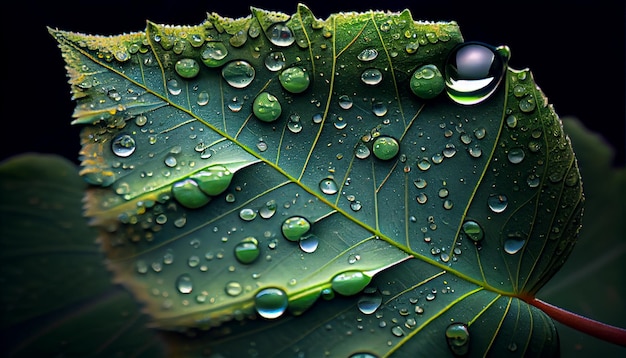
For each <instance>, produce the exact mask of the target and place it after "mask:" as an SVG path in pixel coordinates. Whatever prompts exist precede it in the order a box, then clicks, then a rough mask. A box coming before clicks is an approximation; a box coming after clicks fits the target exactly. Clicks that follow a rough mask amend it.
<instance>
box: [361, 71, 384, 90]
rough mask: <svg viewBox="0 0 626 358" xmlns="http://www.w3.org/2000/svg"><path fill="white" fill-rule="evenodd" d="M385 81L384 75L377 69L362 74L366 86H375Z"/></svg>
mask: <svg viewBox="0 0 626 358" xmlns="http://www.w3.org/2000/svg"><path fill="white" fill-rule="evenodd" d="M382 80H383V73H382V72H380V70H379V69H377V68H369V69H367V70H365V71H363V73H361V81H363V83H365V84H366V85H370V86H374V85H377V84H379V83H380V82H381V81H382Z"/></svg>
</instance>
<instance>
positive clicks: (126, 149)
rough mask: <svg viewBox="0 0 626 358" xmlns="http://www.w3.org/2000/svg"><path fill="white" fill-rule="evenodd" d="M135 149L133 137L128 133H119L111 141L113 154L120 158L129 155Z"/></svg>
mask: <svg viewBox="0 0 626 358" xmlns="http://www.w3.org/2000/svg"><path fill="white" fill-rule="evenodd" d="M136 149H137V146H136V145H135V139H134V138H133V137H132V136H131V135H130V134H119V135H118V136H117V137H115V139H113V142H112V143H111V150H112V151H113V154H115V155H117V156H118V157H122V158H126V157H128V156H130V155H131V154H133V153H134V152H135V150H136Z"/></svg>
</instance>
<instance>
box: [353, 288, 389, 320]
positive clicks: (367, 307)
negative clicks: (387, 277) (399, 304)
mask: <svg viewBox="0 0 626 358" xmlns="http://www.w3.org/2000/svg"><path fill="white" fill-rule="evenodd" d="M382 302H383V296H382V295H381V293H380V291H378V290H377V289H375V288H372V289H368V288H366V289H365V290H363V295H362V296H361V297H359V300H358V302H357V307H358V308H359V311H361V313H363V314H367V315H369V314H372V313H374V312H376V310H377V309H378V308H379V307H380V305H381V304H382Z"/></svg>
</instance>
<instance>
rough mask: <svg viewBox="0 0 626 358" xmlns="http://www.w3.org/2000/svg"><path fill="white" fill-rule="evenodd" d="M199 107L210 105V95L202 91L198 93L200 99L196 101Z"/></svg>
mask: <svg viewBox="0 0 626 358" xmlns="http://www.w3.org/2000/svg"><path fill="white" fill-rule="evenodd" d="M196 103H197V104H198V106H206V105H207V104H208V103H209V93H208V92H207V91H202V92H200V93H198V99H197V100H196Z"/></svg>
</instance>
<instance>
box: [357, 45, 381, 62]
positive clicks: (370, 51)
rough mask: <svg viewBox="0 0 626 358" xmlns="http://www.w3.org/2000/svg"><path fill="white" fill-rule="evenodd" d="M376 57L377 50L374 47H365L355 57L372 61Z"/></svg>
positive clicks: (364, 60)
mask: <svg viewBox="0 0 626 358" xmlns="http://www.w3.org/2000/svg"><path fill="white" fill-rule="evenodd" d="M376 57H378V51H377V50H376V49H375V48H366V49H364V50H363V51H361V53H359V54H358V55H357V58H358V59H359V60H360V61H363V62H369V61H373V60H375V59H376Z"/></svg>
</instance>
